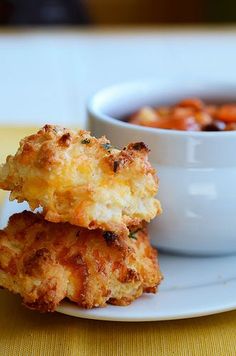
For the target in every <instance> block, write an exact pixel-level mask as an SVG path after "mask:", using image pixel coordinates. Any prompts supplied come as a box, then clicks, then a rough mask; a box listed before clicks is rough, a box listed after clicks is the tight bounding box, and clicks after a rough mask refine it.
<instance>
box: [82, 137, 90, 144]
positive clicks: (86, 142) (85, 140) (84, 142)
mask: <svg viewBox="0 0 236 356" xmlns="http://www.w3.org/2000/svg"><path fill="white" fill-rule="evenodd" d="M81 143H82V144H83V145H87V144H88V143H90V140H89V139H88V138H85V139H84V140H82V141H81Z"/></svg>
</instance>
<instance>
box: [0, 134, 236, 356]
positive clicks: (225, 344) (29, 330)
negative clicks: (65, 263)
mask: <svg viewBox="0 0 236 356" xmlns="http://www.w3.org/2000/svg"><path fill="white" fill-rule="evenodd" d="M31 132H33V129H32V128H31V129H29V128H28V129H25V128H17V129H15V128H8V127H5V128H3V127H1V128H0V162H2V161H3V160H4V159H5V156H6V155H7V154H9V153H14V151H15V150H16V148H17V146H18V141H19V139H20V138H21V137H23V136H24V135H26V134H29V133H31ZM4 195H5V194H4V193H2V192H1V194H0V198H1V199H2V198H3V197H4ZM235 298H236V296H235ZM127 311H128V310H127ZM0 355H1V356H2V355H3V356H8V355H10V356H16V355H20V356H29V355H33V356H38V355H39V356H47V355H55V356H61V355H66V356H67V355H69V356H70V355H73V356H74V355H75V356H80V355H83V356H87V355H88V356H90V355H91V356H97V355H103V356H106V355H109V356H110V355H112V356H113V355H115V356H116V355H118V356H123V355H124V356H125V355H128V356H132V355H134V356H139V355H140V356H141V355H142V356H146V355H147V356H152V355H158V356H162V355H164V356H166V355H178V356H182V355H183V356H185V355H186V356H188V355H196V356H198V355H204V356H205V355H211V356H221V355H227V356H231V355H232V356H235V355H236V311H233V312H228V313H223V314H218V315H213V316H208V317H202V318H194V319H188V320H179V321H168V322H148V323H118V322H101V321H93V320H85V319H77V318H73V317H69V316H65V315H61V314H58V313H53V314H40V313H37V312H33V311H30V310H27V309H26V308H24V307H23V306H22V305H21V300H20V298H19V297H17V296H14V295H12V294H10V293H9V292H7V291H4V290H1V291H0Z"/></svg>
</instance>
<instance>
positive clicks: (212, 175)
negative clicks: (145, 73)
mask: <svg viewBox="0 0 236 356" xmlns="http://www.w3.org/2000/svg"><path fill="white" fill-rule="evenodd" d="M193 96H195V97H200V98H202V99H206V100H209V101H211V102H214V101H215V100H217V101H221V102H224V101H236V87H235V86H233V85H223V84H215V83H214V84H207V83H200V84H195V85H190V84H181V83H157V82H156V83H154V82H139V83H137V82H136V83H126V84H122V85H116V86H113V87H110V88H107V89H104V90H102V91H100V92H98V93H97V94H96V95H94V96H93V97H92V99H91V100H90V102H89V104H88V113H89V126H90V129H91V131H92V133H93V134H94V135H96V136H101V135H106V136H107V137H108V138H109V139H110V140H111V142H112V144H114V145H115V146H118V147H123V146H124V145H126V144H127V143H129V142H135V141H144V142H145V143H146V144H147V145H148V146H149V148H150V149H151V154H150V160H151V162H152V164H153V165H154V166H155V168H156V169H157V172H158V176H159V178H160V188H159V193H158V198H159V199H160V200H161V203H162V207H163V214H162V216H160V217H157V218H156V219H155V220H154V221H153V222H152V223H151V224H150V234H151V239H152V243H153V244H154V245H156V246H158V247H159V248H160V249H162V250H166V251H169V252H175V253H176V252H179V253H186V254H195V255H222V254H230V253H235V252H236V131H230V132H183V131H175V130H173V131H171V130H163V129H153V128H147V127H141V126H136V125H131V124H127V123H126V122H123V121H122V120H118V119H121V118H122V117H125V116H127V115H128V114H131V113H133V112H134V111H135V110H137V109H139V108H140V107H142V106H144V105H159V104H161V105H166V104H167V105H168V104H173V103H176V102H178V101H179V100H180V99H183V98H186V97H193Z"/></svg>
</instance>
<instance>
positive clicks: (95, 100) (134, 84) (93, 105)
mask: <svg viewBox="0 0 236 356" xmlns="http://www.w3.org/2000/svg"><path fill="white" fill-rule="evenodd" d="M165 84H170V81H166V82H165ZM186 84H187V85H190V87H191V88H194V87H198V85H199V86H202V85H203V84H204V86H208V87H209V88H210V87H212V86H214V87H215V86H216V84H217V82H212V81H211V82H209V81H208V82H206V83H204V82H202V81H199V82H194V83H190V82H189V83H186ZM158 85H159V82H158V81H154V80H146V81H145V80H142V81H140V80H136V81H128V82H121V83H117V84H113V85H110V86H106V87H103V88H101V89H100V90H98V91H96V92H95V93H94V94H93V95H91V96H90V97H89V99H88V101H87V112H88V113H89V114H90V115H92V116H93V117H95V118H96V119H97V120H100V121H103V122H106V123H109V124H112V125H114V126H119V127H125V128H128V129H132V130H135V131H142V132H149V133H151V134H154V135H155V134H161V135H168V136H179V137H190V136H191V137H196V138H213V137H214V138H215V137H219V138H221V139H222V138H226V137H231V138H232V137H235V138H236V130H232V131H181V130H170V129H160V128H153V127H146V126H141V125H136V124H130V123H128V122H124V121H122V120H119V119H116V118H115V117H112V116H110V115H108V114H106V113H104V112H103V110H102V109H101V104H100V105H99V101H101V98H102V97H104V96H105V95H106V94H107V93H108V92H111V91H115V90H119V89H120V90H121V89H122V88H123V89H124V88H126V89H127V88H128V89H130V90H135V89H136V90H137V88H142V87H148V86H152V87H154V88H155V87H158ZM218 85H221V86H222V85H225V86H226V85H231V86H232V85H234V87H235V90H236V83H232V82H223V83H222V82H221V83H219V82H218ZM222 91H223V89H222ZM235 101H236V100H235Z"/></svg>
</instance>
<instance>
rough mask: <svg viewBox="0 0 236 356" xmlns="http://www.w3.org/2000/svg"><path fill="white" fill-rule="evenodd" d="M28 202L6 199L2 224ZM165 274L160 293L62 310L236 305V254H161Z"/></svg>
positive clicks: (215, 309) (118, 311)
mask: <svg viewBox="0 0 236 356" xmlns="http://www.w3.org/2000/svg"><path fill="white" fill-rule="evenodd" d="M26 207H27V205H26V204H16V203H14V202H13V203H9V202H6V203H5V204H4V206H3V209H2V213H1V219H0V222H1V227H2V226H4V225H5V224H6V222H7V219H8V217H9V216H10V215H11V214H13V213H14V212H16V211H21V210H22V209H24V208H26ZM160 264H161V269H162V272H163V274H164V276H165V279H164V281H163V282H162V285H161V286H160V288H159V293H158V294H157V295H150V294H146V295H143V296H142V297H141V298H139V299H138V300H136V301H135V302H134V303H132V304H131V305H129V306H127V307H117V306H107V307H106V308H98V309H92V310H84V309H81V308H79V307H77V306H76V305H75V304H73V303H63V304H62V305H61V306H60V307H59V308H58V312H60V313H64V314H68V315H73V316H76V317H80V318H87V319H97V320H113V321H151V320H171V319H183V318H192V317H196V316H202V315H209V314H214V313H220V312H223V311H228V310H233V309H236V268H235V266H236V256H227V257H208V258H207V257H201V258H200V257H190V256H189V257H186V256H174V255H165V254H160Z"/></svg>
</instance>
